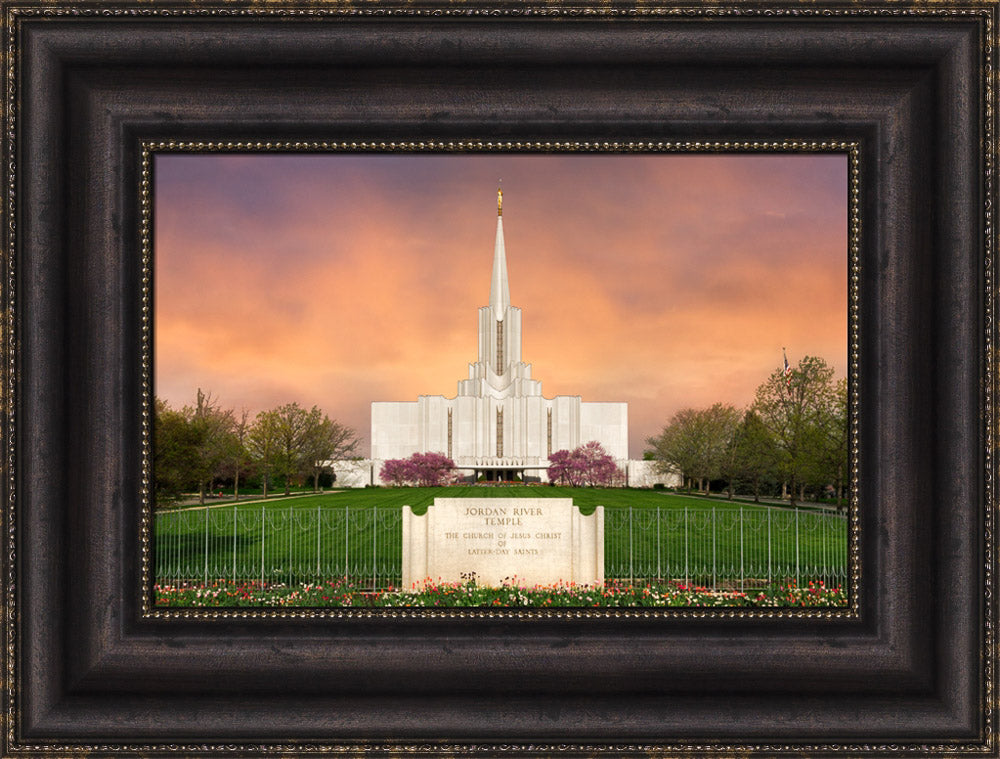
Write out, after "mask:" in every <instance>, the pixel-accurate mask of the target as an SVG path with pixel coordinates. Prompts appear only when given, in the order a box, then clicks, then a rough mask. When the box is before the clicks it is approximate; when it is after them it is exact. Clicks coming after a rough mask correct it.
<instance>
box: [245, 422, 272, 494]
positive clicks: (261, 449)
mask: <svg viewBox="0 0 1000 759" xmlns="http://www.w3.org/2000/svg"><path fill="white" fill-rule="evenodd" d="M278 427H279V420H278V416H277V413H276V412H275V411H273V410H271V411H261V412H260V413H259V414H257V418H256V419H254V423H253V426H251V427H250V430H249V433H248V435H247V449H248V451H249V453H250V456H251V458H252V460H253V462H254V464H255V465H256V466H257V468H258V469H259V470H260V473H261V479H262V480H263V485H264V498H267V486H268V480H269V479H270V477H271V473H272V472H273V471H274V466H275V459H276V458H277V453H278Z"/></svg>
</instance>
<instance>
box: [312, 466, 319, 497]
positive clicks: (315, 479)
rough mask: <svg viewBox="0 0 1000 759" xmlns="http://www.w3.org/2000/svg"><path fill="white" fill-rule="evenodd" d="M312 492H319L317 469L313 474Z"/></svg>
mask: <svg viewBox="0 0 1000 759" xmlns="http://www.w3.org/2000/svg"><path fill="white" fill-rule="evenodd" d="M313 492H314V493H318V492H319V470H318V469H317V470H316V471H315V472H313Z"/></svg>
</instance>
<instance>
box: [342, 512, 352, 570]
mask: <svg viewBox="0 0 1000 759" xmlns="http://www.w3.org/2000/svg"><path fill="white" fill-rule="evenodd" d="M350 525H351V507H350V506H345V507H344V582H345V583H346V582H347V578H348V577H349V576H350V558H349V557H350V553H351V551H350V541H349V540H348V539H347V535H348V533H349V531H350Z"/></svg>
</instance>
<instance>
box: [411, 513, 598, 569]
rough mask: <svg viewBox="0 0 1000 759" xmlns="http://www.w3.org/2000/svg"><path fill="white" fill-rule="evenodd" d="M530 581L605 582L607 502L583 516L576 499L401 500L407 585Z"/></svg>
mask: <svg viewBox="0 0 1000 759" xmlns="http://www.w3.org/2000/svg"><path fill="white" fill-rule="evenodd" d="M473 573H474V574H475V576H476V581H477V582H478V583H479V584H480V585H494V586H497V585H502V584H503V581H504V580H505V579H509V580H510V581H514V580H515V579H516V582H517V584H519V585H526V586H528V587H531V586H534V585H551V584H554V583H557V582H559V581H562V582H564V583H574V584H577V585H594V584H603V583H604V507H603V506H598V507H597V509H596V510H595V512H594V513H593V514H591V515H589V516H583V515H582V514H581V513H580V509H578V508H577V507H576V506H574V505H573V499H571V498H435V499H434V505H432V506H430V507H428V509H427V513H426V514H425V515H423V516H417V515H416V514H414V513H413V511H412V510H411V509H410V507H409V506H404V507H403V587H404V588H409V587H412V586H413V585H414V584H415V583H421V582H423V581H424V580H427V579H431V580H433V581H437V580H438V579H439V578H440V579H441V580H442V581H444V582H461V581H462V580H464V579H465V578H466V577H468V576H469V575H471V574H473Z"/></svg>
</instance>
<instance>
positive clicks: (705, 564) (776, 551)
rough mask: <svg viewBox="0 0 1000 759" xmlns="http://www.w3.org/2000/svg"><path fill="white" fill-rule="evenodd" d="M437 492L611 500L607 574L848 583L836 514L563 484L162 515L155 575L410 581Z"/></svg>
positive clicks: (307, 500) (381, 491)
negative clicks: (407, 573) (419, 532)
mask: <svg viewBox="0 0 1000 759" xmlns="http://www.w3.org/2000/svg"><path fill="white" fill-rule="evenodd" d="M436 497H450V498H455V497H476V498H549V497H561V498H572V499H573V501H574V503H575V504H577V505H578V506H579V507H580V509H581V511H582V512H583V513H585V514H588V513H592V512H593V510H594V508H596V507H597V506H598V505H602V506H604V507H605V518H604V519H605V575H606V577H608V578H616V579H625V580H629V579H643V578H659V579H678V578H681V579H684V580H686V581H691V582H696V583H701V584H719V583H722V584H728V585H731V584H732V583H733V582H739V581H740V578H746V579H749V580H751V582H756V581H758V580H762V579H774V578H779V579H781V578H789V577H795V578H798V579H799V580H808V579H820V578H822V579H824V580H826V581H827V582H828V584H840V583H842V582H843V581H844V580H845V579H846V565H847V558H846V557H847V522H846V519H844V517H842V516H839V515H836V514H829V513H813V512H808V511H803V512H799V513H796V511H795V510H792V509H788V508H787V507H766V506H756V505H753V504H730V503H728V502H725V501H716V500H710V499H704V498H691V497H687V496H682V495H674V494H671V493H665V492H663V491H652V490H622V489H600V488H593V489H591V488H563V487H547V486H542V487H531V486H511V487H476V486H466V487H447V488H369V489H360V490H350V491H343V492H339V493H326V494H320V495H308V496H297V497H293V498H288V499H283V498H273V499H268V500H267V501H261V500H256V501H251V500H248V501H246V502H241V503H239V504H228V505H223V504H219V503H216V504H210V506H211V507H210V508H207V509H206V508H199V507H188V508H186V509H178V510H173V511H170V512H160V513H158V515H157V517H156V523H155V536H156V542H155V544H154V551H155V555H156V576H157V578H160V579H173V578H186V579H195V580H199V579H200V580H206V579H208V580H212V579H261V580H271V581H287V582H298V581H306V580H316V579H323V578H329V577H343V576H349V577H352V578H356V579H357V580H359V581H362V582H370V583H371V584H373V585H375V586H385V585H393V584H398V583H399V573H400V571H401V570H400V568H401V561H402V556H401V553H402V547H401V543H402V522H401V511H402V510H401V507H402V506H404V505H410V506H411V507H413V509H414V511H416V512H417V513H425V512H426V510H427V507H428V506H429V505H430V504H431V503H432V502H433V500H434V498H436Z"/></svg>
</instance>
